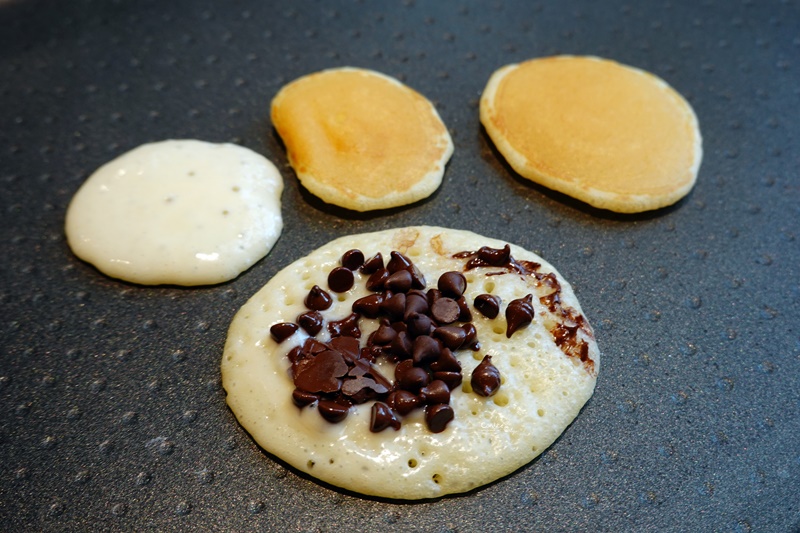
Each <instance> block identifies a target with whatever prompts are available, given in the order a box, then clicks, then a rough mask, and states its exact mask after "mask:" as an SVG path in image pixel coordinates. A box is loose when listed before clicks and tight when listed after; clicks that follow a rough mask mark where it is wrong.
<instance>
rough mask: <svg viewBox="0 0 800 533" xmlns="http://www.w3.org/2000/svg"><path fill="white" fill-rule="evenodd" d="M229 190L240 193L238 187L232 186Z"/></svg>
mask: <svg viewBox="0 0 800 533" xmlns="http://www.w3.org/2000/svg"><path fill="white" fill-rule="evenodd" d="M231 190H232V191H233V192H239V191H241V190H242V189H240V188H239V186H238V185H234V186H233V187H231Z"/></svg>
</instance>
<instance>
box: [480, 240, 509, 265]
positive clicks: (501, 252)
mask: <svg viewBox="0 0 800 533" xmlns="http://www.w3.org/2000/svg"><path fill="white" fill-rule="evenodd" d="M510 257H511V247H510V246H509V245H508V244H506V245H505V246H504V247H503V248H489V247H488V246H483V247H482V248H481V249H480V250H478V259H480V260H482V261H484V262H486V263H487V264H489V265H491V266H503V265H505V264H506V263H508V260H509V258H510Z"/></svg>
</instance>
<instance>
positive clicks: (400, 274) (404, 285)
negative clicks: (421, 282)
mask: <svg viewBox="0 0 800 533" xmlns="http://www.w3.org/2000/svg"><path fill="white" fill-rule="evenodd" d="M383 287H384V288H385V289H387V290H390V291H393V292H407V291H408V290H409V289H410V288H411V272H409V271H408V270H398V271H397V272H395V273H394V274H391V275H390V276H389V277H388V278H386V281H384V282H383Z"/></svg>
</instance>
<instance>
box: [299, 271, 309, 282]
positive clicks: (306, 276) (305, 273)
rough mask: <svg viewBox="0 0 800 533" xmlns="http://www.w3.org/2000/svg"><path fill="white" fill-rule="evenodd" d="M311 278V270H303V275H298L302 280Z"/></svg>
mask: <svg viewBox="0 0 800 533" xmlns="http://www.w3.org/2000/svg"><path fill="white" fill-rule="evenodd" d="M310 278H311V272H303V275H302V276H300V279H302V280H303V281H308V280H309V279H310Z"/></svg>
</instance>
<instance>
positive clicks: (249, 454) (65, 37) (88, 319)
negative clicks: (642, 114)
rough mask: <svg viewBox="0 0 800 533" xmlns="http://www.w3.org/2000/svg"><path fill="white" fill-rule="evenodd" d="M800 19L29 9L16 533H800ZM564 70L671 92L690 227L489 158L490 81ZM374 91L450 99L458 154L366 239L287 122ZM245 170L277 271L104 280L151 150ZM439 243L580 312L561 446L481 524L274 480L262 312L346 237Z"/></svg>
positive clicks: (1, 45) (4, 176)
mask: <svg viewBox="0 0 800 533" xmlns="http://www.w3.org/2000/svg"><path fill="white" fill-rule="evenodd" d="M799 20H800V6H798V4H797V3H796V2H785V1H778V0H766V1H764V2H760V1H759V2H755V1H750V0H743V1H738V0H734V1H722V0H704V1H702V2H696V1H688V0H687V1H683V0H680V1H671V2H646V3H636V2H624V1H621V0H610V1H607V2H586V1H578V2H571V3H569V4H568V5H567V4H564V3H559V2H556V1H554V0H541V1H534V2H513V1H502V0H500V1H493V2H489V3H484V2H476V1H457V2H455V3H438V2H437V3H434V2H422V1H413V0H408V1H400V2H394V3H372V2H366V1H361V0H352V1H351V0H343V1H340V2H335V3H325V4H321V3H317V2H311V1H306V0H301V1H299V2H295V3H293V4H291V5H281V6H278V5H273V4H271V3H268V2H266V3H265V2H254V1H253V2H250V1H245V2H241V3H238V4H236V5H233V6H232V5H228V4H224V5H223V4H222V3H216V2H211V1H209V0H203V1H200V2H194V1H192V2H189V1H188V0H178V1H175V2H170V3H164V2H155V1H154V0H143V1H141V2H123V1H119V0H116V1H111V2H103V1H99V0H78V1H75V2H56V1H53V0H50V1H46V0H27V1H20V0H17V1H13V0H12V1H10V2H0V28H3V31H2V32H0V102H2V104H0V108H2V110H3V111H2V112H0V162H2V165H0V185H1V186H2V188H3V193H4V194H3V203H2V206H0V243H2V244H1V245H2V247H3V248H2V251H3V258H4V262H3V265H2V276H3V284H2V286H0V318H1V319H0V339H2V350H0V408H2V414H1V415H0V417H2V418H0V447H2V456H3V465H4V468H3V469H1V470H0V529H2V530H4V531H22V530H26V531H91V530H124V531H130V530H137V529H153V530H158V531H185V530H187V529H197V530H250V529H256V530H259V529H260V530H300V531H305V530H311V531H315V530H319V531H323V530H324V531H327V530H330V529H342V530H353V531H356V530H360V531H373V530H378V529H386V528H387V527H389V528H391V529H397V530H409V531H410V530H448V531H457V530H464V529H485V528H487V527H493V528H496V529H499V530H518V529H520V527H521V526H520V525H521V524H524V525H525V526H527V527H529V528H530V529H533V530H600V531H652V530H687V531H706V530H721V531H743V532H745V531H793V530H797V529H798V528H800V510H799V509H800V497H798V495H797V490H796V487H797V486H798V485H800V449H799V448H798V445H797V436H798V435H800V393H798V391H799V390H800V384H799V383H800V382H799V381H798V380H800V331H798V324H800V306H799V305H798V303H800V285H798V279H800V270H798V269H799V267H798V265H800V246H798V239H797V235H798V234H800V226H799V225H800V189H799V188H798V179H797V168H798V163H799V161H798V151H797V145H798V139H800V121H798V120H797V119H796V108H797V103H798V96H800V76H799V75H798V72H800V71H799V70H798V67H800V64H798V61H797V57H798V51H800V37H799V36H798V21H799ZM558 53H578V54H597V55H601V56H606V57H610V58H613V59H616V60H619V61H622V62H624V63H627V64H631V65H634V66H637V67H641V68H645V69H647V70H650V71H652V72H654V73H656V74H658V75H660V76H662V77H663V78H665V79H666V80H667V81H669V82H670V83H671V84H672V85H673V86H675V87H676V88H677V89H678V90H679V91H680V92H681V93H682V94H684V95H685V96H686V97H687V98H688V99H689V100H690V101H691V103H692V105H693V106H694V108H695V110H696V112H697V114H698V116H699V119H700V124H701V127H702V132H703V137H704V148H705V158H704V162H703V166H702V168H701V171H700V179H699V181H698V184H697V186H696V188H695V189H694V191H692V193H691V194H690V195H689V197H688V198H686V199H685V200H683V201H682V202H680V203H679V204H678V205H677V206H675V207H671V208H667V209H665V210H662V211H660V212H657V213H651V214H647V215H643V216H638V217H618V216H614V215H611V214H609V213H598V212H594V211H592V210H590V209H587V208H585V207H584V206H581V205H579V204H577V203H575V202H573V201H571V200H569V199H568V198H564V197H563V196H560V195H557V194H554V193H550V192H548V191H546V190H545V189H543V188H541V187H537V186H535V185H532V184H530V183H529V182H527V181H525V180H523V179H521V178H519V177H518V176H516V175H515V174H514V173H513V172H511V171H510V169H509V167H508V166H507V165H506V164H505V163H504V162H503V161H502V160H501V159H500V158H499V156H498V154H497V152H496V150H495V149H494V147H493V146H492V145H491V142H490V141H489V140H488V138H487V137H486V135H485V134H484V133H483V132H482V130H481V128H480V125H479V122H478V118H477V110H478V104H479V98H480V93H481V91H482V89H483V86H484V84H485V82H486V80H487V79H488V77H489V75H490V74H491V72H492V71H493V70H494V69H495V68H497V67H499V66H501V65H504V64H507V63H511V62H515V61H521V60H524V59H528V58H530V57H537V56H545V55H552V54H558ZM341 65H355V66H361V67H367V68H373V69H376V70H379V71H382V72H385V73H387V74H390V75H392V76H395V77H397V78H399V79H401V80H403V81H405V82H406V83H408V84H409V85H410V86H412V87H414V88H415V89H417V90H419V91H420V92H422V93H423V94H425V95H426V96H428V97H429V98H430V99H431V100H432V101H434V103H435V104H436V105H437V108H438V110H439V112H440V114H441V115H442V118H443V120H444V122H445V124H447V126H448V128H449V129H450V131H451V133H452V135H453V138H454V141H455V144H456V150H455V154H454V156H453V159H452V161H451V162H450V164H449V166H448V168H447V171H446V173H445V176H444V182H443V185H442V187H441V189H440V190H439V191H437V192H436V193H435V194H434V195H433V197H432V198H431V199H430V200H428V201H425V202H421V203H420V204H418V205H415V206H412V207H410V208H407V209H398V210H395V211H390V212H385V213H378V214H373V215H369V216H357V215H355V214H353V213H345V212H341V211H339V210H336V209H331V208H329V207H326V206H324V205H323V204H322V203H321V202H320V201H318V200H317V199H316V198H314V197H313V196H311V195H310V194H308V193H307V191H305V190H304V189H303V188H302V187H300V186H299V185H298V183H297V180H296V178H295V176H294V174H293V172H292V170H291V167H289V165H288V163H287V161H286V156H285V152H284V150H283V148H282V147H281V145H280V143H279V140H278V139H277V137H276V135H275V134H274V132H273V131H272V129H271V126H270V124H269V120H268V106H269V101H270V99H271V97H272V96H273V95H274V94H275V92H276V91H277V90H278V89H279V88H280V87H281V86H282V85H283V84H284V83H286V82H288V81H290V80H292V79H294V78H296V77H298V76H300V75H303V74H306V73H308V72H311V71H315V70H318V69H322V68H326V67H332V66H341ZM186 137H190V138H191V137H196V138H201V139H204V140H208V141H215V142H223V141H232V142H237V143H240V144H242V145H244V146H247V147H249V148H252V149H254V150H256V151H257V152H259V153H262V154H264V155H265V156H266V157H268V158H269V159H271V160H272V161H274V162H275V163H276V165H278V167H279V168H280V169H281V171H282V173H283V175H284V178H285V180H286V191H285V193H284V196H283V202H284V216H285V222H286V224H285V231H284V235H283V236H282V238H281V239H280V241H279V242H278V243H277V245H276V247H275V249H274V250H273V252H272V254H271V255H270V256H269V257H268V258H267V259H265V260H264V261H261V262H260V263H259V264H257V265H256V266H255V267H254V268H253V269H251V270H250V271H249V272H247V273H245V274H244V275H243V276H241V277H240V278H239V279H237V280H235V281H233V282H231V283H228V284H226V285H223V286H219V287H210V288H198V289H179V288H174V287H163V288H147V287H135V286H130V285H127V284H124V283H121V282H118V281H115V280H111V279H108V278H105V277H104V276H102V275H101V274H99V273H98V272H97V271H96V270H94V269H93V268H91V267H90V266H88V265H86V264H84V263H81V262H80V261H78V260H76V259H75V258H74V257H73V256H72V255H71V254H70V252H69V250H68V248H67V245H66V242H65V240H64V237H63V230H62V226H63V217H64V212H65V210H66V207H67V205H68V203H69V201H70V198H71V197H72V195H73V194H74V192H75V191H76V190H77V188H78V187H79V186H80V184H81V183H82V182H83V180H85V179H86V177H87V176H88V175H89V174H90V173H91V172H92V171H93V170H94V169H96V168H97V167H98V166H99V165H101V164H102V163H104V162H106V161H108V160H109V159H111V158H113V157H115V156H117V155H119V154H120V153H122V152H124V151H127V150H129V149H131V148H133V147H135V146H137V145H139V144H141V143H144V142H148V141H153V140H161V139H165V138H186ZM419 223H425V224H438V225H445V226H454V227H459V228H463V229H469V230H473V231H477V232H479V233H486V234H488V235H492V236H494V237H498V238H501V239H507V240H510V241H513V242H517V243H519V244H522V245H524V246H527V247H529V248H531V249H533V250H535V251H536V252H537V253H539V254H541V255H543V256H544V257H545V258H546V259H548V260H549V261H551V262H552V263H553V264H555V265H556V266H557V267H558V268H559V270H560V271H561V272H562V273H563V274H564V275H565V277H566V278H567V279H569V280H570V281H571V282H572V283H573V284H574V286H575V288H576V290H577V292H578V294H579V297H580V298H581V302H582V304H583V306H584V309H585V311H586V313H587V314H588V316H589V317H590V318H591V319H592V321H593V325H594V326H595V329H596V331H597V335H598V339H599V342H600V345H601V348H602V349H603V351H604V354H605V357H604V359H603V368H602V371H601V375H600V380H599V383H598V388H597V391H596V393H595V396H594V398H593V399H592V400H591V401H590V402H589V404H588V405H587V406H586V408H585V409H584V411H583V413H582V414H581V416H580V417H579V418H578V419H577V420H576V421H575V423H574V424H573V425H572V426H571V427H570V428H569V429H568V430H567V431H566V432H565V434H564V435H563V436H562V438H561V439H559V441H558V442H556V443H555V445H554V446H553V447H552V448H550V449H549V450H548V451H547V452H545V453H544V454H543V455H542V456H541V457H540V458H539V459H538V460H537V461H535V463H534V464H533V465H531V466H529V467H526V468H523V469H522V470H521V471H520V472H517V473H516V474H514V475H513V476H510V477H509V478H507V479H504V480H502V481H500V482H499V483H496V484H493V485H492V486H490V487H486V488H484V489H483V490H480V491H477V492H475V493H473V494H469V495H467V496H464V497H460V498H447V499H444V500H441V501H435V502H425V503H421V504H417V505H410V506H406V505H401V506H398V505H397V504H396V503H392V502H382V501H374V500H372V499H367V498H359V497H357V496H355V495H351V494H346V493H342V492H339V491H335V490H332V489H330V488H328V487H324V486H322V485H320V484H317V483H315V482H314V481H312V480H309V479H307V478H305V477H303V476H301V475H298V474H297V473H296V472H295V471H293V470H291V469H287V468H286V467H285V466H284V465H283V464H282V463H280V462H279V461H277V460H275V459H274V458H272V457H269V456H267V455H266V454H264V453H263V452H261V451H260V450H259V449H258V448H257V447H256V446H255V445H254V443H253V442H252V440H251V439H250V438H249V437H248V436H247V435H246V433H245V432H244V431H243V430H242V429H241V428H240V427H239V426H238V425H237V424H236V422H235V420H234V418H233V416H232V415H231V413H230V412H229V411H228V410H227V408H226V407H225V404H224V392H223V391H222V389H221V386H220V382H219V369H218V368H219V358H220V355H221V351H222V347H223V344H224V340H225V332H226V329H227V327H228V324H229V322H230V319H231V318H232V316H233V314H234V313H235V311H236V310H237V309H238V308H239V307H240V306H241V305H242V304H243V303H244V302H245V301H246V299H247V298H248V297H249V295H251V294H253V293H254V292H255V291H256V290H257V289H258V288H259V287H260V286H261V285H263V283H264V282H265V281H266V280H267V279H268V278H269V277H270V276H271V275H273V274H274V273H275V272H276V271H277V270H278V269H279V268H281V267H282V266H284V265H286V264H287V263H288V262H290V261H291V260H293V259H295V258H296V257H297V256H298V255H299V254H302V253H306V252H308V251H310V250H312V249H313V248H315V247H317V246H319V245H321V244H323V243H325V242H327V241H329V240H330V239H332V238H334V237H336V236H339V235H342V234H344V233H352V232H360V231H368V230H373V229H374V230H378V229H385V228H388V227H394V226H402V225H409V224H419Z"/></svg>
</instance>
